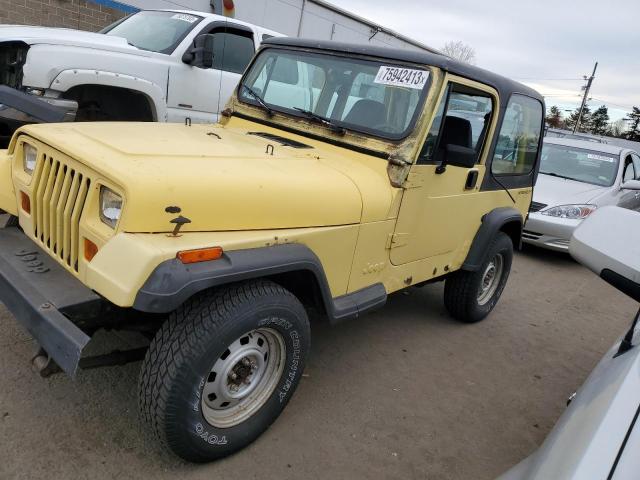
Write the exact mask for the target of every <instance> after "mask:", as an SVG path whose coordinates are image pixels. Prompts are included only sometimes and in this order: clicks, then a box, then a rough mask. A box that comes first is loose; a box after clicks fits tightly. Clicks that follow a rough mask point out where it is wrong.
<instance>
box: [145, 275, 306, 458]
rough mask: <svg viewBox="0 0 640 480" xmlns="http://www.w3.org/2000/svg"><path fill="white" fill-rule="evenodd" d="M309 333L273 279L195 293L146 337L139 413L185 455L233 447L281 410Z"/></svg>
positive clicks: (213, 454)
mask: <svg viewBox="0 0 640 480" xmlns="http://www.w3.org/2000/svg"><path fill="white" fill-rule="evenodd" d="M309 337H310V333H309V321H308V318H307V314H306V311H305V309H304V307H303V306H302V304H301V303H300V302H299V301H298V299H297V298H296V297H295V296H294V295H293V294H291V293H290V292H289V291H287V290H285V289H284V288H282V287H281V286H279V285H277V284H275V283H273V282H270V281H264V280H261V281H255V282H250V283H244V284H238V285H233V286H230V287H226V288H224V289H220V290H216V291H208V292H203V293H201V294H199V295H196V296H195V297H193V298H192V299H191V300H189V301H188V302H187V303H186V304H185V305H183V306H182V307H181V308H180V309H178V310H177V311H176V312H174V313H172V314H171V316H170V318H169V319H168V320H167V321H166V323H165V324H164V325H163V326H162V327H161V329H160V330H159V331H158V333H157V334H156V336H155V338H154V339H153V341H152V342H151V345H150V347H149V351H148V352H147V355H146V357H145V359H144V362H143V365H142V371H141V374H140V385H139V407H140V413H141V417H142V418H143V420H144V421H145V422H146V423H147V424H149V425H150V426H151V428H152V430H153V431H154V433H155V435H156V436H157V437H158V438H159V439H160V441H161V442H162V443H163V444H164V445H165V446H167V447H168V448H169V449H171V450H172V451H173V452H174V453H176V454H177V455H178V456H180V457H182V458H183V459H185V460H187V461H191V462H206V461H211V460H215V459H218V458H221V457H224V456H227V455H230V454H232V453H234V452H236V451H238V450H240V449H242V448H244V447H245V446H247V445H248V444H250V443H251V442H252V441H254V440H255V439H256V438H257V437H259V436H260V435H261V434H262V433H263V432H264V431H265V430H266V429H267V428H268V427H269V425H271V423H272V422H273V421H274V420H275V419H276V418H277V417H278V416H279V415H280V413H281V412H282V410H283V409H284V407H285V406H286V404H287V402H288V401H289V399H290V398H291V396H292V394H293V392H294V391H295V389H296V387H297V385H298V383H299V381H300V378H301V376H302V371H303V369H304V364H305V360H306V358H307V354H308V351H309V344H310V341H309Z"/></svg>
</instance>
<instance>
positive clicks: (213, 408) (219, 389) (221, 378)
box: [201, 328, 286, 428]
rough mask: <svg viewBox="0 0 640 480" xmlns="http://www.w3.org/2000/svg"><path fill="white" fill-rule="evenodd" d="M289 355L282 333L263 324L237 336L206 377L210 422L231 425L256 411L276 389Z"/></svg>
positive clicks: (204, 400) (205, 409) (204, 407)
mask: <svg viewBox="0 0 640 480" xmlns="http://www.w3.org/2000/svg"><path fill="white" fill-rule="evenodd" d="M285 359H286V347H285V344H284V339H283V338H282V335H281V334H280V333H278V332H277V331H276V330H273V329H271V328H259V329H256V330H252V331H251V332H248V333H246V334H244V335H242V336H241V337H239V338H238V339H236V340H235V341H234V342H233V343H231V345H229V346H228V347H227V349H226V350H225V351H224V352H223V353H222V355H220V357H218V359H216V361H215V362H214V364H213V367H211V370H210V371H209V374H208V375H207V378H205V380H204V386H203V388H202V398H201V405H202V413H203V415H204V418H205V419H206V420H207V422H208V423H209V424H211V425H212V426H214V427H218V428H230V427H233V426H235V425H238V424H240V423H242V422H244V421H245V420H247V419H248V418H249V417H251V416H252V415H254V414H255V413H256V412H257V411H258V410H260V408H262V407H263V406H264V404H265V403H266V402H267V400H268V399H269V398H270V397H271V394H272V393H273V391H274V390H275V388H276V386H277V385H278V382H279V381H280V377H281V376H282V372H283V370H284V364H285Z"/></svg>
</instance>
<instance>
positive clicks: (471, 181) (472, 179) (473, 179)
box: [464, 169, 478, 190]
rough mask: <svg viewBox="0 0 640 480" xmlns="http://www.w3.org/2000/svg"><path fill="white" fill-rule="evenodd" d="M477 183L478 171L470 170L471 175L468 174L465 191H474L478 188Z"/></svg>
mask: <svg viewBox="0 0 640 480" xmlns="http://www.w3.org/2000/svg"><path fill="white" fill-rule="evenodd" d="M476 183H478V170H476V169H473V170H469V173H468V174H467V181H466V183H465V184H464V189H465V190H473V189H474V188H476Z"/></svg>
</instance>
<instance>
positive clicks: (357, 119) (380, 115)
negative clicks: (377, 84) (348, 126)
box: [344, 98, 387, 127]
mask: <svg viewBox="0 0 640 480" xmlns="http://www.w3.org/2000/svg"><path fill="white" fill-rule="evenodd" d="M386 115H387V107H385V105H384V103H380V102H376V101H375V100H369V99H368V98H363V99H362V100H358V101H357V102H356V103H354V104H353V107H351V111H350V112H349V113H348V114H347V116H346V117H344V122H345V123H352V124H354V125H362V126H363V127H366V126H372V125H376V124H377V123H383V122H384V121H385V119H386Z"/></svg>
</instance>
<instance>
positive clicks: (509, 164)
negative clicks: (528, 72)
mask: <svg viewBox="0 0 640 480" xmlns="http://www.w3.org/2000/svg"><path fill="white" fill-rule="evenodd" d="M541 130H542V104H541V103H540V102H539V101H538V100H535V99H533V98H531V97H527V96H524V95H518V94H513V95H512V96H511V98H510V99H509V103H508V105H507V110H506V112H505V114H504V118H503V120H502V127H501V128H500V134H499V136H498V143H497V144H496V149H495V153H494V156H493V162H492V164H491V171H492V172H493V173H494V174H496V175H527V174H529V173H531V170H533V166H534V164H535V161H536V158H537V157H538V148H539V145H540V134H541Z"/></svg>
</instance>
